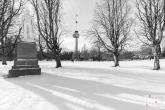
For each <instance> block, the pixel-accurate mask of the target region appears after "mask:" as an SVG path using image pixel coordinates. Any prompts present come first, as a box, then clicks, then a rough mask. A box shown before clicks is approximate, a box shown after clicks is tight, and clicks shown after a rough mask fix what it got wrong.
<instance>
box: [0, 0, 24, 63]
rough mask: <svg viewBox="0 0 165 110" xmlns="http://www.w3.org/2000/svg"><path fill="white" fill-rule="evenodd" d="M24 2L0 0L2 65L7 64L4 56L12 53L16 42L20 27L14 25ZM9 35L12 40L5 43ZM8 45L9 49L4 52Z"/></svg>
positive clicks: (19, 0)
mask: <svg viewBox="0 0 165 110" xmlns="http://www.w3.org/2000/svg"><path fill="white" fill-rule="evenodd" d="M24 4H25V2H24V1H23V0H17V1H16V0H0V43H1V47H0V50H1V55H2V59H3V61H2V64H3V65H6V64H7V63H6V57H7V56H9V55H10V54H11V53H12V51H13V50H14V48H15V46H16V44H17V40H18V38H19V35H20V32H21V28H20V27H19V29H18V28H16V27H18V26H16V25H17V24H18V23H17V22H18V18H19V15H20V14H21V9H22V7H23V5H24ZM18 30H19V31H18ZM9 37H13V39H12V40H13V41H12V43H10V45H7V44H9V43H8V40H9ZM10 47H11V51H8V52H6V51H5V49H6V48H10Z"/></svg>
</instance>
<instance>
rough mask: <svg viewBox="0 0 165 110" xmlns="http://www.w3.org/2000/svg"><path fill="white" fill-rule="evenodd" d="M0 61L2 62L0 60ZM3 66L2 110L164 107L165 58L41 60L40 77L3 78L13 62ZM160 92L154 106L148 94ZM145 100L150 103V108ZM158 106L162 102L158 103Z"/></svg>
mask: <svg viewBox="0 0 165 110" xmlns="http://www.w3.org/2000/svg"><path fill="white" fill-rule="evenodd" d="M0 63H1V62H0ZM7 63H8V65H6V66H2V65H1V66H0V110H151V109H155V110H159V109H160V110H165V106H161V105H162V103H163V100H162V99H163V98H162V96H165V60H161V61H160V63H161V70H159V71H155V70H152V68H153V60H151V61H150V60H145V61H121V62H120V67H117V68H114V67H112V66H113V62H74V63H73V62H69V61H68V62H67V61H64V62H62V65H63V67H62V68H58V69H57V68H55V62H53V61H51V62H50V61H48V62H47V61H41V62H39V64H40V67H41V69H42V75H36V76H22V77H17V78H4V77H3V76H4V75H7V74H8V71H9V70H10V69H11V67H12V66H13V62H7ZM146 95H147V97H148V96H149V95H151V97H154V96H156V97H155V98H156V101H157V102H156V103H157V104H155V105H156V107H151V106H152V105H153V104H151V103H148V102H145V96H146ZM146 104H149V105H148V106H146ZM158 105H160V106H158Z"/></svg>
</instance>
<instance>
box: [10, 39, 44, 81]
mask: <svg viewBox="0 0 165 110" xmlns="http://www.w3.org/2000/svg"><path fill="white" fill-rule="evenodd" d="M40 74H41V68H40V67H39V65H38V60H37V49H36V44H35V43H34V42H31V43H29V42H20V43H18V45H17V61H16V60H15V61H14V66H13V67H12V69H11V70H9V74H8V77H9V78H10V77H18V76H25V75H40Z"/></svg>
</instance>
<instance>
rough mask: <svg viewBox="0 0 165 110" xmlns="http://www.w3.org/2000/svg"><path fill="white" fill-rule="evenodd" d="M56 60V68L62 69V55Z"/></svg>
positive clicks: (57, 56)
mask: <svg viewBox="0 0 165 110" xmlns="http://www.w3.org/2000/svg"><path fill="white" fill-rule="evenodd" d="M55 60H56V68H59V67H62V65H61V59H60V55H56V58H55Z"/></svg>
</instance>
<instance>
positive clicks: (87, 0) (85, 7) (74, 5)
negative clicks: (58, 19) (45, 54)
mask: <svg viewBox="0 0 165 110" xmlns="http://www.w3.org/2000/svg"><path fill="white" fill-rule="evenodd" d="M96 2H99V0H64V2H63V12H64V16H63V19H64V22H65V24H66V25H67V29H69V30H70V31H71V32H72V33H74V31H76V23H75V22H76V14H77V15H78V17H77V21H78V24H77V30H78V32H79V34H80V36H79V39H78V42H79V45H78V49H79V50H81V48H82V47H83V46H84V45H86V46H87V47H88V48H90V46H91V45H90V42H89V40H87V39H86V36H85V33H84V32H85V31H86V30H88V29H89V27H90V21H91V19H92V16H93V13H94V10H93V9H94V8H95V5H96ZM63 39H64V41H63V44H62V47H64V48H67V49H69V50H71V51H74V49H75V39H74V38H73V36H72V35H67V36H66V37H64V38H63Z"/></svg>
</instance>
